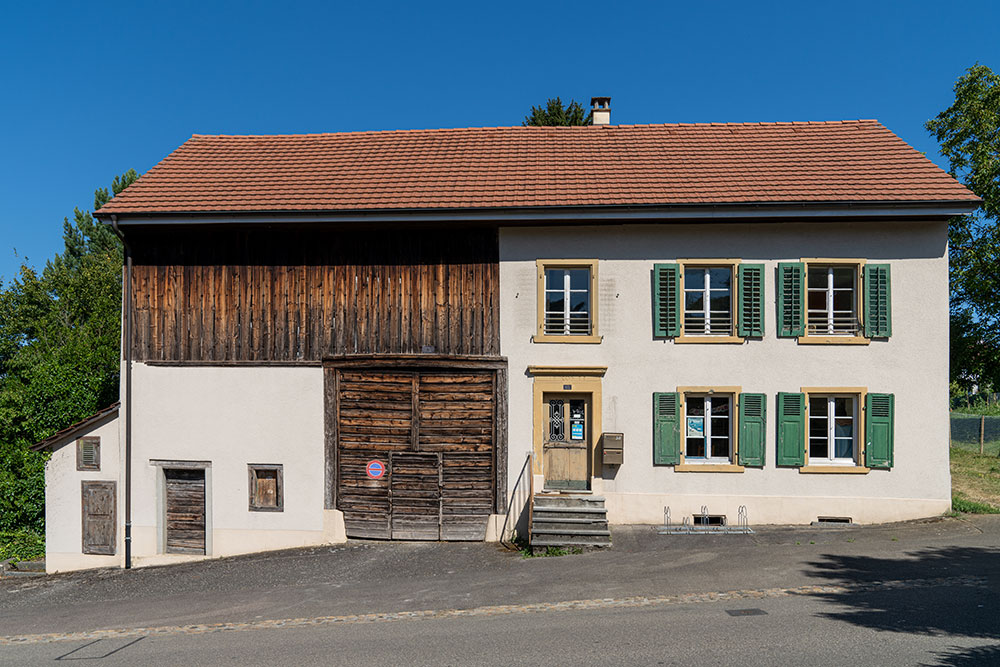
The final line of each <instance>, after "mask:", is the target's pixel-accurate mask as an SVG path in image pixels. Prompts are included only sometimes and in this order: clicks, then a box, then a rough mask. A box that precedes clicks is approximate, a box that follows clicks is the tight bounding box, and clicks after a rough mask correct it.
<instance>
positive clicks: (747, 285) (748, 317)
mask: <svg viewBox="0 0 1000 667" xmlns="http://www.w3.org/2000/svg"><path fill="white" fill-rule="evenodd" d="M739 276H740V280H739V284H740V298H739V310H738V315H737V316H738V317H739V322H738V324H737V333H738V334H739V335H740V336H744V337H749V338H763V336H764V265H763V264H740V268H739Z"/></svg>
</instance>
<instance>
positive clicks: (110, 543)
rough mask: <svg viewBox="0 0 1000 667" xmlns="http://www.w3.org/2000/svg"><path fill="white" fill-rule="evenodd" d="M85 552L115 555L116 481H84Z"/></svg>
mask: <svg viewBox="0 0 1000 667" xmlns="http://www.w3.org/2000/svg"><path fill="white" fill-rule="evenodd" d="M82 484H83V487H82V488H83V553H85V554H102V555H105V556H114V555H115V544H116V540H115V483H114V482H83V483H82Z"/></svg>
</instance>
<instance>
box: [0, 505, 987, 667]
mask: <svg viewBox="0 0 1000 667" xmlns="http://www.w3.org/2000/svg"><path fill="white" fill-rule="evenodd" d="M615 541H616V547H615V549H613V550H611V551H609V552H606V553H593V554H584V555H579V556H566V557H561V558H536V559H530V560H524V559H521V558H519V557H517V556H516V555H515V554H508V553H504V552H502V551H500V550H498V549H496V548H495V547H492V546H490V545H481V544H473V545H454V544H451V545H449V544H374V543H359V544H350V545H348V546H346V547H340V548H338V549H333V550H331V549H323V550H319V549H315V550H300V551H296V552H282V553H279V554H269V555H261V556H254V557H249V558H237V559H227V560H226V561H215V562H210V563H203V564H198V565H185V566H176V567H169V568H155V569H147V570H136V571H133V572H103V573H88V574H75V575H67V576H61V577H48V578H46V579H44V580H37V581H35V580H33V581H28V582H24V581H20V582H10V581H6V582H0V664H3V665H7V664H11V665H20V664H26V665H29V664H44V663H52V662H53V661H57V660H58V661H64V660H74V659H83V660H88V661H93V660H96V661H97V662H98V663H99V664H102V665H105V664H106V665H118V664H129V665H132V664H242V665H257V664H268V665H275V664H302V665H309V664H344V665H367V664H412V665H422V664H434V665H496V664H523V663H528V662H538V661H544V662H545V663H548V664H555V665H562V664H573V663H580V662H582V661H586V663H587V664H597V665H603V664H626V663H628V664H650V665H657V664H663V665H782V664H794V665H805V664H808V665H813V664H815V665H825V664H830V665H833V664H836V665H840V664H848V663H851V664H858V665H922V664H926V665H1000V548H998V547H1000V517H981V518H977V519H975V520H972V521H958V520H945V521H939V522H932V523H923V524H914V523H911V524H898V525H893V526H884V527H869V528H861V529H852V530H832V531H831V530H816V531H809V530H802V529H799V530H781V529H772V530H768V531H764V532H760V533H759V534H757V535H755V536H750V537H735V536H733V537H723V536H716V537H694V538H690V537H684V538H676V537H665V536H658V535H656V534H655V531H653V530H651V529H648V528H635V529H619V530H618V531H616V532H615ZM727 591H728V592H730V593H728V594H727V595H722V596H720V595H718V594H717V593H720V592H727ZM566 601H576V602H573V603H570V604H567V603H566ZM747 610H754V611H747ZM756 610H759V611H762V612H764V613H759V612H758V611H756ZM727 611H733V612H736V614H735V615H731V614H730V613H727ZM373 614H374V615H373ZM275 619H294V620H288V621H285V622H283V623H282V622H275ZM206 623H217V624H220V625H218V626H214V627H207V626H205V625H197V624H206ZM193 624H194V625H193ZM101 628H104V629H107V630H108V631H107V632H106V633H105V634H98V635H90V636H85V635H73V634H70V633H73V632H91V631H95V630H98V629H101ZM136 628H141V629H139V630H137V629H136ZM44 633H54V634H52V635H46V634H44ZM15 635H20V637H18V638H17V639H15V638H14V637H13V636H15ZM12 642H15V643H12ZM21 642H25V643H21Z"/></svg>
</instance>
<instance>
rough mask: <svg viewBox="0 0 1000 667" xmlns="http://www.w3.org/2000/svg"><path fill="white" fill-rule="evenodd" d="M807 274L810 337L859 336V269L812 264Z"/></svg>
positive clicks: (808, 329)
mask: <svg viewBox="0 0 1000 667" xmlns="http://www.w3.org/2000/svg"><path fill="white" fill-rule="evenodd" d="M806 272H807V276H808V278H807V281H808V291H809V295H808V297H807V310H806V314H807V318H806V319H807V331H808V334H809V335H810V336H856V335H857V334H858V332H859V331H860V329H861V323H860V321H859V320H858V271H857V267H855V266H825V265H816V264H809V265H808V266H807V269H806Z"/></svg>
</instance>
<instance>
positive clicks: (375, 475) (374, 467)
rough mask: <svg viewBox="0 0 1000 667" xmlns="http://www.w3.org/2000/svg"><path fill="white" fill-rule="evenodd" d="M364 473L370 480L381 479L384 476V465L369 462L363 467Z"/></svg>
mask: <svg viewBox="0 0 1000 667" xmlns="http://www.w3.org/2000/svg"><path fill="white" fill-rule="evenodd" d="M365 472H367V473H368V476H369V477H371V478H372V479H382V477H383V476H384V475H385V464H384V463H382V462H381V461H369V462H368V465H366V466H365Z"/></svg>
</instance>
